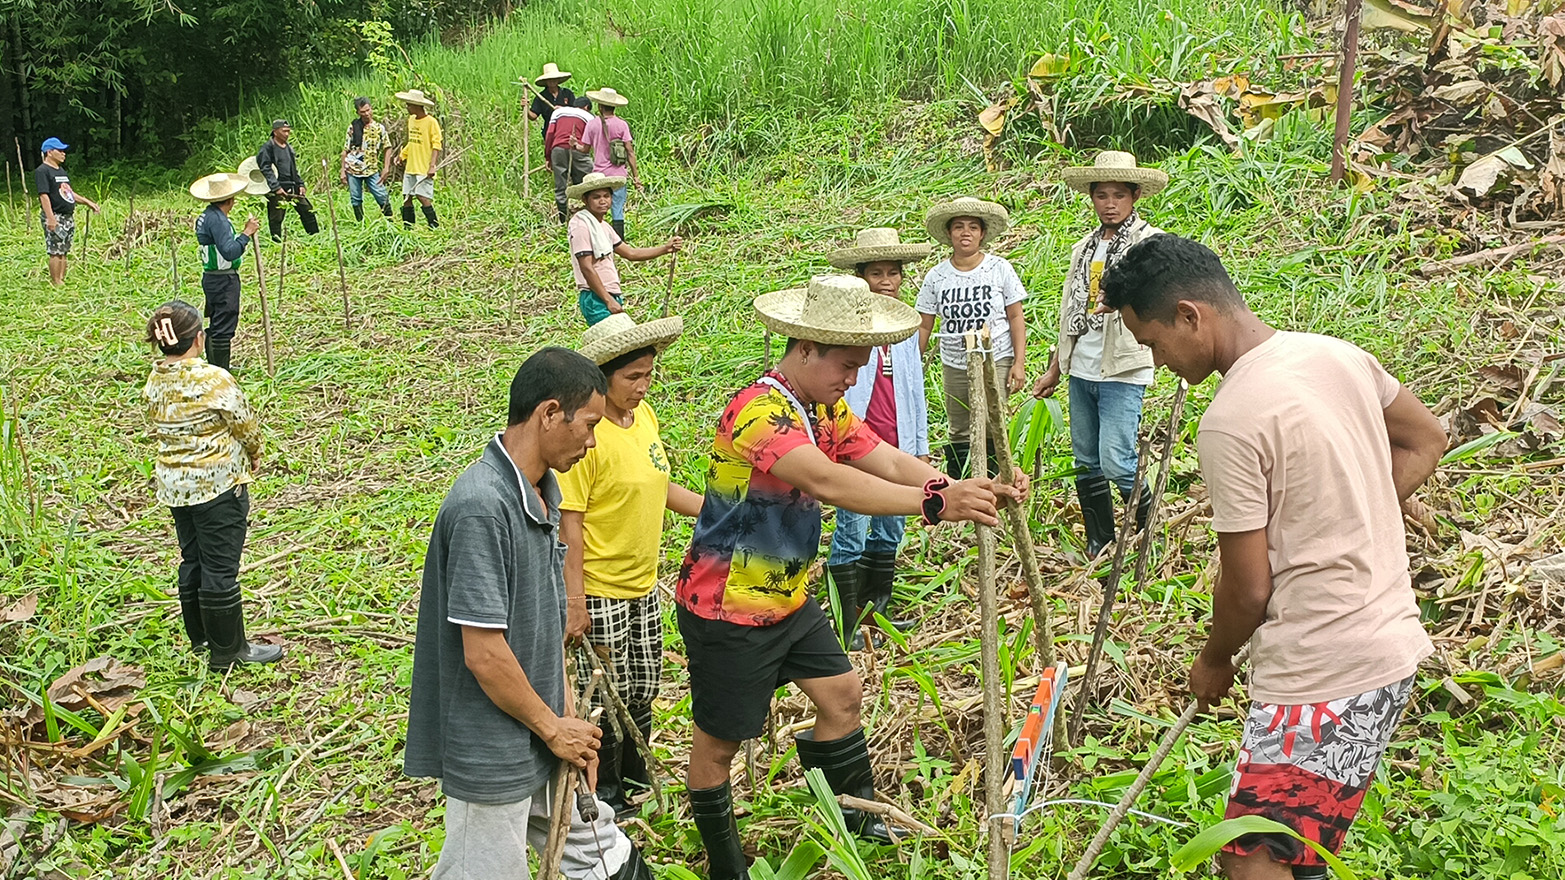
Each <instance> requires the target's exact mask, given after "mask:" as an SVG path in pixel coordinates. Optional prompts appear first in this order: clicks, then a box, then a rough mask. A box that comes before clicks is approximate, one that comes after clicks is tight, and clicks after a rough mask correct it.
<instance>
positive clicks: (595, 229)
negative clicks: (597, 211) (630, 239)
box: [580, 208, 614, 260]
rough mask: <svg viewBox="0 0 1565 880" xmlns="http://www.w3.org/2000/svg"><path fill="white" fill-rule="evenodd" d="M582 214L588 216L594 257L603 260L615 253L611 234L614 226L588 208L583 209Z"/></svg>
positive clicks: (587, 220) (588, 231) (589, 236)
mask: <svg viewBox="0 0 1565 880" xmlns="http://www.w3.org/2000/svg"><path fill="white" fill-rule="evenodd" d="M580 213H581V216H582V217H584V218H586V223H587V239H588V240H589V241H591V242H592V258H593V259H594V260H601V259H603V258H604V257H607V256H608V255H609V254H612V253H614V239H613V238H611V237H610V236H609V233H610V232H611V231H612V227H610V226H609V224H607V223H604V222H603V221H602V220H599V219H598V218H597V217H594V216H592V212H591V211H589V210H587V209H586V208H583V209H581V211H580Z"/></svg>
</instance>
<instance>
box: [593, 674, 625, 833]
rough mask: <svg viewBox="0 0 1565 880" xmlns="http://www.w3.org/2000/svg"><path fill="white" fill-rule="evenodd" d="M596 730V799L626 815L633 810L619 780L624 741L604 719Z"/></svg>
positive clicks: (619, 813)
mask: <svg viewBox="0 0 1565 880" xmlns="http://www.w3.org/2000/svg"><path fill="white" fill-rule="evenodd" d="M588 650H592V649H591V648H588ZM598 730H599V731H600V732H601V733H602V738H601V739H600V740H599V743H598V799H599V800H601V801H603V802H604V803H606V804H608V805H609V808H610V809H612V810H613V811H614V815H615V817H619V816H622V815H627V814H629V813H631V812H633V811H632V809H631V806H630V801H627V800H625V787H624V785H622V784H621V782H620V760H621V755H622V754H623V752H622V751H621V750H622V748H623V747H624V745H625V743H624V741H623V740H621V739H620V738H619V736H618V735H616V734H615V732H614V725H613V724H611V723H609V722H608V721H607V720H606V719H605V721H604V723H603V724H601V725H599V727H598Z"/></svg>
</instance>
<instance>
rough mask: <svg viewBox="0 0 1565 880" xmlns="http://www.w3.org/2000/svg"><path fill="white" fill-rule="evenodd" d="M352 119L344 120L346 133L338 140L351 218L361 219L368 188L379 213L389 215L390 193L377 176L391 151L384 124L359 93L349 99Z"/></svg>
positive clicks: (390, 155)
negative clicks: (344, 136)
mask: <svg viewBox="0 0 1565 880" xmlns="http://www.w3.org/2000/svg"><path fill="white" fill-rule="evenodd" d="M353 114H354V115H353V121H352V122H350V123H349V124H348V136H347V138H346V139H345V140H344V141H343V144H342V169H341V172H340V176H341V178H342V182H343V183H345V184H347V186H348V204H350V205H352V206H353V219H355V220H359V221H363V220H364V190H365V189H366V188H368V189H369V191H370V196H372V197H373V198H374V199H375V204H377V205H379V206H380V213H382V214H384V215H386V216H387V217H390V216H391V197H390V196H389V195H388V194H387V193H386V184H385V183H383V182H382V181H381V179H380V175H381V169H382V168H390V167H391V160H392V156H393V153H392V151H391V136H390V135H388V134H386V126H384V125H381V124H380V123H379V122H377V121H376V120H375V108H374V107H373V106H371V104H370V99H369V98H366V97H363V96H360V97H357V98H354V99H353Z"/></svg>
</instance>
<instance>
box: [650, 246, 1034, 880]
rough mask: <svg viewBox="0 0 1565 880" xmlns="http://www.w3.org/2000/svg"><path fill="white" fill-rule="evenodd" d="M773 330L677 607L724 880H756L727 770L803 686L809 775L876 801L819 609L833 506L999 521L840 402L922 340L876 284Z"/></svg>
mask: <svg viewBox="0 0 1565 880" xmlns="http://www.w3.org/2000/svg"><path fill="white" fill-rule="evenodd" d="M755 311H756V313H757V315H758V316H759V317H760V320H761V323H762V324H764V325H765V326H766V327H767V329H769V330H771V331H772V332H773V333H777V334H779V335H782V336H785V337H787V339H788V344H787V349H786V353H785V354H784V355H783V358H782V360H781V361H780V362H779V363H778V365H777V369H775V370H770V371H768V372H766V373H765V374H763V375H762V376H761V377H760V378H759V379H758V380H757V381H756V382H754V383H753V384H751V385H750V386H749V387H747V388H745V389H743V390H741V391H740V392H739V393H738V394H736V395H734V397H733V399H732V400H730V401H729V403H728V406H727V407H726V408H724V410H723V413H722V415H721V416H720V417H719V418H718V422H717V435H716V438H715V440H714V441H713V444H712V452H711V463H710V464H709V465H708V467H707V474H706V492H705V501H704V502H703V504H702V507H701V515H700V517H699V518H697V520H696V525H695V531H694V534H693V535H692V536H691V541H690V550H689V552H688V553H687V554H686V555H685V561H684V564H683V565H682V566H681V567H680V570H679V586H678V589H677V591H676V593H675V599H676V601H677V602H678V604H679V608H678V612H677V614H678V621H679V631H680V633H681V634H682V635H683V636H684V642H685V651H686V654H687V656H688V658H689V674H690V705H691V715H692V717H693V720H694V722H695V733H694V736H693V738H692V743H691V749H690V766H689V775H688V778H687V782H688V786H687V791H688V792H689V794H690V802H691V808H692V810H691V811H692V813H693V814H694V816H695V820H696V828H697V830H698V831H699V832H700V834H701V841H702V843H703V845H704V846H705V848H706V851H707V856H708V858H709V860H710V864H711V867H710V871H709V876H710V877H711V878H712V880H734V878H743V877H748V870H747V869H748V866H747V863H746V860H745V855H744V850H743V849H742V848H741V847H740V844H739V829H738V826H737V825H736V824H735V821H734V813H733V799H732V794H731V789H730V786H729V779H728V771H729V765H730V763H731V762H732V760H733V757H734V755H735V754H736V753H737V752H738V750H739V744H740V742H741V741H742V740H745V739H749V738H751V737H755V736H759V735H760V734H761V732H762V730H763V728H764V727H765V725H766V718H767V715H768V714H769V712H770V709H771V701H772V695H773V693H774V692H775V691H776V689H777V688H778V687H780V686H781V685H782V684H783V683H785V682H788V681H792V682H794V683H795V684H796V685H798V687H799V689H800V690H802V691H803V692H804V693H805V695H807V696H808V697H809V698H810V700H811V702H813V703H814V704H815V710H816V716H815V725H814V728H813V729H812V730H809V731H806V732H803V733H800V734H798V735H797V736H796V737H795V744H796V746H797V747H798V752H799V762H800V763H801V764H803V765H804V766H805V767H806V768H811V767H814V768H819V769H820V770H821V771H822V772H823V773H824V774H825V776H826V780H827V782H828V783H829V784H830V785H831V789H832V791H834V792H837V793H838V794H852V795H856V796H858V797H864V798H873V797H874V789H875V786H874V772H873V769H872V768H871V766H870V758H869V746H868V743H867V742H866V740H865V738H864V729H863V727H862V726H861V723H860V717H859V708H860V703H861V701H862V699H863V688H862V685H861V684H860V682H859V677H858V674H857V673H855V672H854V671H853V664H852V663H850V662H849V660H848V655H847V654H846V653H844V652H843V650H842V643H841V642H839V641H838V639H837V636H836V634H834V633H833V632H832V627H831V624H830V623H828V622H827V620H826V615H825V613H824V612H822V610H821V608H820V606H819V605H817V604H816V603H814V602H811V601H809V596H808V593H807V581H808V578H809V571H810V566H811V564H812V563H813V562H814V560H815V556H816V553H817V551H818V549H819V546H820V534H821V504H822V503H823V502H824V503H826V504H831V505H834V506H836V507H838V508H848V509H850V510H854V511H857V512H859V513H862V514H867V515H870V516H912V515H914V514H920V513H921V514H922V515H923V516H924V519H925V520H926V521H927V522H935V521H936V520H957V521H972V522H983V523H988V524H994V523H995V522H996V518H995V496H996V495H997V494H1001V495H1004V496H1006V497H1008V498H1016V499H1020V498H1023V497H1025V493H1026V491H1027V480H1026V476H1025V475H1024V474H1022V473H1020V472H1018V473H1017V475H1016V476H1017V485H1016V486H1015V487H1014V488H1013V487H1010V486H1002V485H998V484H995V483H993V482H991V481H989V480H964V481H960V482H952V481H950V480H948V479H946V477H945V476H944V475H943V474H941V473H940V472H939V471H937V470H935V469H934V468H933V467H931V466H930V465H929V464H928V463H927V462H923V461H920V460H919V459H918V458H916V457H914V456H911V455H908V454H907V453H905V452H903V451H901V450H899V449H897V448H895V447H893V446H891V445H890V444H888V443H884V442H882V441H881V439H880V438H879V437H877V436H875V432H874V431H873V430H871V429H870V428H868V427H866V426H865V424H864V422H863V421H862V420H861V419H860V418H859V417H858V416H856V415H854V414H853V411H852V410H851V409H849V408H848V407H847V405H846V404H844V403H843V401H842V396H843V392H844V391H846V390H847V389H848V388H849V387H851V386H852V385H853V383H854V381H855V379H856V378H857V375H858V371H859V368H860V367H862V366H863V365H864V364H865V363H866V362H867V361H868V360H869V358H870V351H871V349H872V348H874V347H875V346H877V345H891V344H894V343H896V342H900V341H901V340H903V339H906V338H908V337H909V336H911V335H913V333H914V331H916V330H917V329H918V323H919V319H918V313H917V312H915V311H913V309H911V308H909V307H908V306H907V305H905V304H903V303H901V302H898V301H897V300H896V299H895V298H893V297H889V296H881V295H878V294H875V293H871V292H870V289H869V285H868V284H866V283H865V282H864V279H862V278H855V277H850V276H844V275H824V276H819V277H817V278H814V279H812V280H811V281H810V283H809V286H808V287H806V288H802V289H797V290H780V291H776V292H774V293H768V294H765V295H763V296H760V297H757V298H756V300H755ZM843 815H844V817H845V818H846V819H847V825H848V828H849V829H850V830H851V831H852V832H854V833H855V834H857V835H859V836H861V837H864V838H866V839H868V840H872V841H877V842H880V843H886V842H888V841H889V840H890V836H889V834H888V832H887V830H886V827H885V824H884V822H882V821H881V820H880V819H879V818H878V817H876V816H874V815H873V814H870V813H865V812H861V811H859V810H853V809H847V810H844V811H843Z"/></svg>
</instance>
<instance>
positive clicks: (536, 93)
mask: <svg viewBox="0 0 1565 880" xmlns="http://www.w3.org/2000/svg"><path fill="white" fill-rule="evenodd" d="M570 78H571V75H570V73H569V72H567V71H564V70H561V69H560V67H559V65H557V64H555V63H554V62H553V61H549V62H546V63H545V64H544V65H543V73H541V74H539V75H538V76H537V77H536V78H535V79H533V81H532V82H531V83H529V82H528V81H527V80H526V79H518V80H517V82H519V83H521V84H522V85H524V86H527V91H528V93H529V94H531V95H532V102H531V103H529V104H528V105H527V118H528V119H542V120H543V140H544V150H543V156H544V160H545V161H548V158H549V146H548V144H549V134H548V132H549V118H550V117H551V116H553V115H554V111H555V110H557V109H559V108H561V107H569V106H571V103H572V102H573V101H575V100H576V93H575V92H572V91H571V90H570V89H568V88H566V87H565V86H564V82H565V81H566V80H568V79H570Z"/></svg>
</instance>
